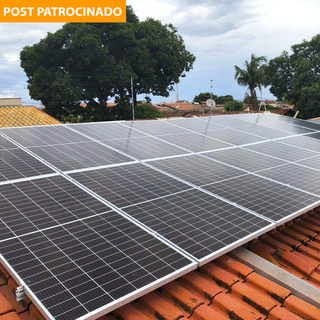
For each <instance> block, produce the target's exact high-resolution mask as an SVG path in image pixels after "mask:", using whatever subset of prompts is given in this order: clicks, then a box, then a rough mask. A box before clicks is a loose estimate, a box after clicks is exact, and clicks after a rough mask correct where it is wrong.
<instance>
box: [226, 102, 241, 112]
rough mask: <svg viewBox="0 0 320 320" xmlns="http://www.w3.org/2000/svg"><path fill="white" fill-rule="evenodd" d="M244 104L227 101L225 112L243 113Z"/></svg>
mask: <svg viewBox="0 0 320 320" xmlns="http://www.w3.org/2000/svg"><path fill="white" fill-rule="evenodd" d="M243 106H244V104H243V102H241V101H237V100H234V101H227V102H226V104H225V106H224V110H225V111H242V110H243Z"/></svg>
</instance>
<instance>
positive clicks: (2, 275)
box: [0, 264, 45, 320]
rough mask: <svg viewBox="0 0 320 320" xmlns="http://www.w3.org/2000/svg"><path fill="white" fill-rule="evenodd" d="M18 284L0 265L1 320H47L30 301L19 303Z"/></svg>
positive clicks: (25, 300)
mask: <svg viewBox="0 0 320 320" xmlns="http://www.w3.org/2000/svg"><path fill="white" fill-rule="evenodd" d="M17 286H18V284H17V283H16V282H15V281H14V280H13V278H12V277H11V276H10V275H9V273H8V272H7V271H6V270H5V268H4V267H3V266H2V265H1V264H0V320H45V318H44V317H43V316H42V315H41V313H40V312H39V311H38V310H37V308H36V307H35V306H34V305H33V304H32V303H31V301H30V300H29V299H24V300H21V301H20V302H17V300H16V297H15V294H14V292H15V290H16V288H17Z"/></svg>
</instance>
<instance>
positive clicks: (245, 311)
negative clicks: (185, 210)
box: [109, 241, 320, 320]
mask: <svg viewBox="0 0 320 320" xmlns="http://www.w3.org/2000/svg"><path fill="white" fill-rule="evenodd" d="M257 243H258V244H262V243H261V242H260V241H257ZM262 245H263V244H262ZM272 250H273V252H274V251H275V249H272ZM308 306H309V307H308ZM113 315H114V316H115V318H116V319H121V320H138V318H140V319H141V320H147V319H150V320H178V319H190V320H226V319H245V320H251V319H252V320H258V319H273V320H280V319H281V320H287V319H290V320H291V319H292V320H301V319H320V311H319V310H318V309H317V308H315V307H314V306H312V305H310V304H308V303H306V302H304V301H302V300H300V299H298V298H296V297H295V296H293V295H292V293H291V291H290V290H287V289H285V288H283V287H282V286H280V285H278V284H276V283H274V282H273V281H271V280H268V279H266V278H264V277H263V276H261V275H259V274H258V273H256V272H254V271H253V270H252V269H251V268H249V267H248V266H246V265H244V264H243V263H241V262H239V261H237V260H235V259H232V258H230V257H229V256H228V255H224V256H222V257H220V258H218V259H216V260H215V261H214V262H211V263H208V264H206V265H204V266H203V267H201V268H200V269H199V270H198V271H193V272H190V273H189V274H187V275H185V276H183V277H181V278H179V279H178V280H177V281H175V282H171V283H169V284H167V285H165V286H163V287H162V288H160V289H159V290H157V291H155V292H153V293H150V294H148V295H146V296H144V297H142V298H140V299H138V300H137V301H135V302H133V303H131V304H128V305H126V306H124V307H122V308H120V309H118V310H116V311H114V312H113ZM109 320H111V319H109Z"/></svg>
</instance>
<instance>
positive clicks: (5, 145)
mask: <svg viewBox="0 0 320 320" xmlns="http://www.w3.org/2000/svg"><path fill="white" fill-rule="evenodd" d="M0 133H1V131H0ZM17 148H18V147H17V146H16V145H15V144H13V143H12V142H10V141H9V140H8V139H6V138H4V137H2V136H1V135H0V150H3V149H17Z"/></svg>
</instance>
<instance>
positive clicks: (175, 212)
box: [123, 190, 272, 261]
mask: <svg viewBox="0 0 320 320" xmlns="http://www.w3.org/2000/svg"><path fill="white" fill-rule="evenodd" d="M123 210H124V211H125V212H126V213H127V214H129V215H130V216H132V217H134V218H135V219H137V220H139V221H140V222H142V223H143V224H145V225H147V226H148V227H150V228H152V229H153V230H155V231H156V232H158V233H159V234H160V235H162V236H163V237H165V238H167V239H169V240H170V241H171V242H173V243H174V244H175V245H178V246H179V247H180V248H182V249H183V250H185V251H186V252H188V253H189V254H192V255H193V256H194V257H196V258H197V259H199V260H200V261H206V260H207V259H208V258H209V257H211V259H213V257H214V255H215V254H218V253H219V250H220V251H221V250H227V248H228V247H229V250H230V246H232V245H233V244H235V243H237V241H239V240H243V239H245V238H246V237H247V236H250V235H251V236H252V235H253V234H254V233H256V232H259V231H260V232H261V230H264V232H266V230H265V229H266V228H268V227H271V226H272V224H271V223H270V222H268V221H266V220H264V219H261V218H259V217H257V216H255V215H253V214H250V213H248V212H246V211H244V210H241V209H239V208H237V207H235V206H232V205H230V204H228V203H226V202H223V201H221V200H219V199H217V198H214V197H212V196H210V195H208V194H206V193H203V192H201V191H199V190H190V191H185V192H183V193H180V194H178V195H172V196H168V197H165V198H161V199H156V200H153V201H150V202H145V203H142V204H139V205H133V206H130V207H127V208H125V209H123Z"/></svg>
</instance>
